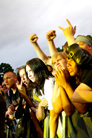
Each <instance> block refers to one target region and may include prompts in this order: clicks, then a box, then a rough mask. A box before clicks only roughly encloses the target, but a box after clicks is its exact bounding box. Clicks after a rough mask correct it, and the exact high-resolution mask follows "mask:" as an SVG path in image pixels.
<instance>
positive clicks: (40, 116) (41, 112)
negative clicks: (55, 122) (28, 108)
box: [36, 99, 48, 120]
mask: <svg viewBox="0 0 92 138" xmlns="http://www.w3.org/2000/svg"><path fill="white" fill-rule="evenodd" d="M47 105H48V101H47V100H46V99H43V100H42V101H41V102H40V103H39V106H38V109H37V111H36V117H37V119H38V120H43V119H44V118H45V112H44V108H45V107H46V106H47Z"/></svg>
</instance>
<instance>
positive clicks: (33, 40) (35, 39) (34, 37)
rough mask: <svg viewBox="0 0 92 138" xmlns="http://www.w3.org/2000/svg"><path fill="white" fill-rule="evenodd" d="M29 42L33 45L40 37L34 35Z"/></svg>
mask: <svg viewBox="0 0 92 138" xmlns="http://www.w3.org/2000/svg"><path fill="white" fill-rule="evenodd" d="M29 40H30V42H31V43H36V42H37V40H38V37H37V35H36V34H32V35H30V36H29Z"/></svg>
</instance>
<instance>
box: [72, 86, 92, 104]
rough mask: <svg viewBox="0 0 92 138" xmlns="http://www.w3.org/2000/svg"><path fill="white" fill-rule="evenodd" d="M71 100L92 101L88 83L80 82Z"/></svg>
mask: <svg viewBox="0 0 92 138" xmlns="http://www.w3.org/2000/svg"><path fill="white" fill-rule="evenodd" d="M71 100H72V102H79V103H92V89H91V88H90V87H89V86H88V85H86V84H84V83H81V84H80V85H79V86H78V87H77V88H76V89H75V91H74V93H73V95H72V98H71Z"/></svg>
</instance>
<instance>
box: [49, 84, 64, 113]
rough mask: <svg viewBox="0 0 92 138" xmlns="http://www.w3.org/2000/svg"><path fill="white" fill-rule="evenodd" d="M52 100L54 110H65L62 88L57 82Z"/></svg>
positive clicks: (58, 111)
mask: <svg viewBox="0 0 92 138" xmlns="http://www.w3.org/2000/svg"><path fill="white" fill-rule="evenodd" d="M51 101H52V106H53V110H54V112H56V113H60V112H61V111H62V110H63V106H62V100H61V94H60V89H59V87H58V85H57V84H56V83H55V85H54V91H53V95H52V100H51Z"/></svg>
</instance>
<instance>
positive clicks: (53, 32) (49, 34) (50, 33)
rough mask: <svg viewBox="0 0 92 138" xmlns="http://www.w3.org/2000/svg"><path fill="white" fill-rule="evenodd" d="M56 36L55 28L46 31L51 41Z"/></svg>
mask: <svg viewBox="0 0 92 138" xmlns="http://www.w3.org/2000/svg"><path fill="white" fill-rule="evenodd" d="M55 37H56V33H55V30H50V31H49V32H47V33H46V38H47V40H49V41H51V40H53V39H54V38H55Z"/></svg>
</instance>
